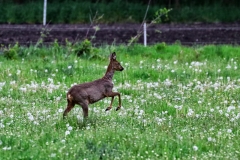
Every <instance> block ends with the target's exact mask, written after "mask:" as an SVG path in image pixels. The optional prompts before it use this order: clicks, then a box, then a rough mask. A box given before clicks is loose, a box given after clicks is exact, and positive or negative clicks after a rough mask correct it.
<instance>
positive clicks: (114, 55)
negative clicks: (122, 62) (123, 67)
mask: <svg viewBox="0 0 240 160" xmlns="http://www.w3.org/2000/svg"><path fill="white" fill-rule="evenodd" d="M111 59H113V60H116V53H115V52H113V53H112V54H111Z"/></svg>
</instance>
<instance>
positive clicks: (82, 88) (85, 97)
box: [63, 52, 124, 117]
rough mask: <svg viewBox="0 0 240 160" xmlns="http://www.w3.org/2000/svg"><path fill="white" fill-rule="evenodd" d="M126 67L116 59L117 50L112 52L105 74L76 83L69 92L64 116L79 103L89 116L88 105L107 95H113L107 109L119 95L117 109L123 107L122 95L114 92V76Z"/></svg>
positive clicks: (84, 112) (85, 114)
mask: <svg viewBox="0 0 240 160" xmlns="http://www.w3.org/2000/svg"><path fill="white" fill-rule="evenodd" d="M123 69H124V68H123V67H122V66H121V64H120V63H119V62H118V61H117V60H116V54H115V52H114V53H112V54H110V63H109V65H108V68H107V71H106V73H105V75H104V76H103V77H102V78H100V79H98V80H95V81H92V82H88V83H83V84H78V85H74V86H73V87H71V88H70V89H69V91H68V93H67V102H68V104H67V108H66V109H65V111H64V113H63V117H66V115H67V113H68V112H69V111H71V109H72V108H73V107H74V106H75V104H78V105H80V106H81V107H82V109H83V114H84V117H87V116H88V105H89V104H92V103H95V102H97V101H99V100H101V99H103V98H105V97H111V98H112V99H111V103H110V106H109V107H107V109H106V111H107V110H110V109H111V108H112V103H113V100H114V97H115V96H118V99H119V105H118V107H117V109H116V110H119V109H120V108H121V105H122V104H121V95H120V93H118V92H113V91H112V89H113V83H112V78H113V75H114V72H115V71H122V70H123Z"/></svg>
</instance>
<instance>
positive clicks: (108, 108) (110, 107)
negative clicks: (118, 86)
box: [105, 96, 114, 111]
mask: <svg viewBox="0 0 240 160" xmlns="http://www.w3.org/2000/svg"><path fill="white" fill-rule="evenodd" d="M113 100H114V96H113V97H112V99H111V103H110V106H109V107H107V109H106V110H105V111H108V110H110V109H112V103H113Z"/></svg>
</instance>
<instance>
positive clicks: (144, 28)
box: [143, 22, 147, 47]
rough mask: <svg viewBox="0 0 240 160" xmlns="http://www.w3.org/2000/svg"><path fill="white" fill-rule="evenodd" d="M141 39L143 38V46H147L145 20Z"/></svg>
mask: <svg viewBox="0 0 240 160" xmlns="http://www.w3.org/2000/svg"><path fill="white" fill-rule="evenodd" d="M143 39H144V46H145V47H146V46H147V25H146V22H145V23H144V24H143Z"/></svg>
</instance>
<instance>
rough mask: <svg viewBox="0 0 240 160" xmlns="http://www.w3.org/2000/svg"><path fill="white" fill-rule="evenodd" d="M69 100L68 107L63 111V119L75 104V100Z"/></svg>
mask: <svg viewBox="0 0 240 160" xmlns="http://www.w3.org/2000/svg"><path fill="white" fill-rule="evenodd" d="M67 101H68V104H67V108H66V109H65V111H64V112H63V119H64V118H65V117H66V116H67V114H68V112H70V111H71V110H72V108H73V107H74V106H75V103H74V102H72V101H70V100H69V99H68V100H67Z"/></svg>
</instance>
